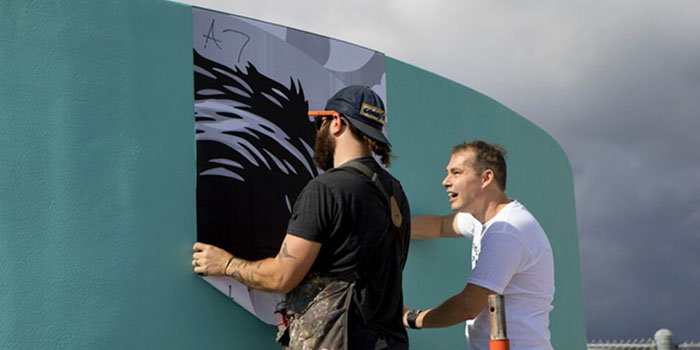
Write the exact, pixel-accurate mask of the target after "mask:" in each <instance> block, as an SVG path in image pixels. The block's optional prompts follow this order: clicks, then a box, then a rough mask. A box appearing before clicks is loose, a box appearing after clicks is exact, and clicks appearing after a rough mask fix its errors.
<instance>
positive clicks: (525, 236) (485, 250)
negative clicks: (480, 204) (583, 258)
mask: <svg viewBox="0 0 700 350" xmlns="http://www.w3.org/2000/svg"><path fill="white" fill-rule="evenodd" d="M457 224H458V227H459V230H460V233H461V234H462V235H464V236H465V237H467V238H471V239H472V273H471V275H470V276H469V281H468V283H471V284H475V285H478V286H481V287H484V288H487V289H490V290H492V291H494V292H496V293H499V294H503V296H504V301H505V310H506V332H507V336H508V339H509V341H510V349H511V350H534V349H537V350H551V349H552V345H551V344H550V342H549V312H550V311H551V310H552V299H553V298H554V261H553V259H552V248H551V246H550V245H549V240H548V239H547V236H546V235H545V233H544V231H543V230H542V227H540V224H539V223H538V222H537V220H535V218H534V217H533V216H532V214H530V212H528V211H527V209H525V207H524V206H523V205H522V204H520V203H518V202H517V201H515V200H513V201H511V202H510V203H508V204H507V205H506V206H505V207H504V208H503V209H501V210H500V211H499V212H498V213H497V214H496V216H494V217H493V218H492V219H491V220H489V221H488V222H486V223H485V224H483V225H481V223H480V222H479V221H477V220H476V219H475V218H474V217H473V216H472V215H471V214H468V213H458V214H457ZM466 336H467V345H468V348H469V350H482V349H483V350H488V348H489V338H490V327H489V315H488V310H487V308H484V310H482V311H481V313H480V314H479V315H478V316H477V317H476V318H475V319H473V320H469V321H467V327H466Z"/></svg>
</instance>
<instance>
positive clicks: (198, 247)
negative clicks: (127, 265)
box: [192, 242, 207, 252]
mask: <svg viewBox="0 0 700 350" xmlns="http://www.w3.org/2000/svg"><path fill="white" fill-rule="evenodd" d="M206 246H207V244H204V243H200V242H195V243H194V245H193V246H192V250H194V251H195V252H201V251H202V250H204V248H205V247H206Z"/></svg>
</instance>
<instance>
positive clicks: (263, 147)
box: [192, 8, 386, 324]
mask: <svg viewBox="0 0 700 350" xmlns="http://www.w3.org/2000/svg"><path fill="white" fill-rule="evenodd" d="M192 24H193V56H194V85H195V86H194V106H195V108H194V117H195V123H196V141H197V240H198V241H200V242H204V243H208V244H212V245H215V246H217V247H219V248H222V249H225V250H227V251H229V252H230V253H232V254H234V255H236V256H238V257H241V258H244V259H249V260H257V259H262V258H265V257H271V256H275V255H276V254H277V251H278V250H279V247H280V245H281V243H282V239H283V238H284V235H285V234H286V228H287V222H288V220H289V217H290V212H291V209H292V206H293V205H294V200H295V199H296V197H297V195H298V194H299V192H300V191H301V189H302V188H303V187H304V186H305V185H306V183H307V182H308V181H309V180H311V179H312V178H313V177H314V176H316V175H318V173H319V170H318V169H317V168H316V166H315V165H314V163H313V160H312V157H313V145H314V139H315V137H316V135H315V133H316V131H315V129H314V127H313V125H312V123H311V121H310V120H309V118H308V116H307V111H308V110H309V109H312V110H321V109H323V108H324V107H325V104H326V101H327V100H328V98H330V97H331V96H332V95H333V94H334V93H335V92H337V91H338V90H340V89H341V88H343V87H345V86H348V85H355V84H360V85H366V86H369V87H371V88H372V89H373V90H374V91H375V92H376V93H377V94H378V95H379V96H381V97H382V99H384V101H386V74H385V70H384V55H383V54H381V53H379V52H376V51H372V50H368V49H365V48H362V47H359V46H355V45H351V44H348V43H345V42H341V41H338V40H334V39H330V38H327V37H323V36H319V35H314V34H310V33H306V32H302V31H299V30H295V29H291V28H286V27H282V26H278V25H273V24H269V23H264V22H260V21H256V20H252V19H248V18H243V17H237V16H233V15H228V14H224V13H220V12H215V11H210V10H205V9H200V8H193V10H192ZM204 279H205V280H206V281H207V282H209V283H211V284H212V285H213V286H214V287H216V288H217V289H218V290H220V291H221V292H222V293H224V294H226V295H227V296H228V297H229V298H231V299H232V300H234V301H236V302H237V303H238V304H239V305H241V306H242V307H244V308H245V309H246V310H248V311H250V312H251V313H253V314H254V315H256V316H257V317H258V318H260V319H261V320H262V321H264V322H266V323H269V324H275V316H274V310H275V308H276V305H277V303H278V302H279V301H280V300H281V299H282V298H283V296H282V295H278V294H271V293H265V292H260V291H255V290H250V289H249V288H247V287H246V286H244V285H242V284H240V283H238V282H237V281H236V280H234V279H233V278H228V277H205V278H204Z"/></svg>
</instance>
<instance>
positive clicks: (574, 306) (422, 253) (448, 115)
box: [386, 58, 586, 350]
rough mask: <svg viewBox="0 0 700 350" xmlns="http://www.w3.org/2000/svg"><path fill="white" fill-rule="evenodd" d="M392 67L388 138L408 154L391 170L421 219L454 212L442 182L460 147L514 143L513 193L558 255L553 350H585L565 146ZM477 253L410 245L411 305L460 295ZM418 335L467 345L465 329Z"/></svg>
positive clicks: (435, 80)
mask: <svg viewBox="0 0 700 350" xmlns="http://www.w3.org/2000/svg"><path fill="white" fill-rule="evenodd" d="M386 70H387V104H388V115H389V123H388V126H389V130H388V132H389V138H390V139H391V142H392V143H393V145H394V146H395V147H394V151H395V153H396V154H398V156H399V157H398V158H397V159H396V160H395V161H394V165H393V166H392V168H391V169H392V172H393V173H394V175H396V176H397V177H398V178H399V179H400V180H401V183H402V184H403V186H404V189H405V190H406V193H407V195H408V199H409V201H410V203H411V211H412V214H413V215H421V214H448V213H450V207H449V205H448V202H447V196H446V194H445V191H444V188H442V186H441V182H442V179H443V178H444V176H445V166H446V165H447V162H448V161H449V158H450V152H451V150H452V147H453V146H454V145H456V144H458V143H461V142H463V141H465V140H471V139H482V140H486V141H488V142H496V143H499V144H501V145H503V146H505V147H506V149H507V150H508V159H507V163H508V182H507V193H508V194H509V196H510V197H512V198H516V199H518V200H519V201H520V202H521V203H523V204H524V205H525V206H526V207H527V208H528V209H529V210H530V211H531V212H532V213H533V214H534V215H535V216H536V217H537V218H538V220H539V222H540V224H541V225H542V227H543V228H544V230H545V232H547V234H548V237H549V240H550V243H551V245H552V249H553V252H554V263H555V288H556V292H555V299H554V310H553V311H552V313H551V314H550V330H551V333H552V343H553V344H552V345H553V346H554V348H555V349H581V350H583V349H585V347H586V339H585V334H586V332H585V322H584V314H583V302H582V300H583V299H582V296H581V274H580V270H579V254H578V235H577V230H576V216H575V204H574V187H573V178H572V174H571V167H570V166H569V162H568V160H567V158H566V155H565V154H564V152H563V151H562V149H561V147H559V145H558V144H557V143H556V141H554V139H552V138H551V137H550V136H549V135H548V134H546V133H545V132H544V131H543V130H542V129H540V128H538V127H537V126H535V125H534V124H532V123H531V122H529V121H528V120H527V119H525V118H523V117H522V116H520V115H518V114H516V113H515V112H513V111H511V110H509V109H508V108H506V107H505V106H503V105H501V104H500V103H498V102H496V101H494V100H492V99H490V98H489V97H487V96H484V95H482V94H480V93H478V92H476V91H474V90H471V89H469V88H467V87H464V86H462V85H459V84H457V83H455V82H452V81H450V80H448V79H445V78H442V77H439V76H437V75H435V74H432V73H429V72H426V71H424V70H421V69H419V68H416V67H413V66H410V65H408V64H406V63H403V62H400V61H397V60H395V59H391V58H387V63H386ZM470 247H471V241H469V240H466V239H459V238H455V239H442V240H433V241H417V240H414V241H411V249H410V251H409V258H408V262H407V266H406V270H405V273H404V276H405V280H404V293H405V297H406V303H407V304H408V305H409V306H411V307H416V308H429V307H434V306H437V305H438V304H439V303H441V302H443V301H444V300H445V299H447V298H449V297H450V296H452V295H454V294H457V293H458V292H460V291H461V290H462V289H463V288H464V286H465V284H466V281H467V278H468V277H469V271H470V269H471V264H470V260H469V259H470V252H471V249H470ZM409 337H410V341H411V346H412V347H414V348H416V349H428V348H434V347H435V344H443V345H444V347H442V348H451V349H454V348H459V347H461V346H463V344H465V340H464V324H459V325H456V326H453V327H450V328H446V329H438V330H432V329H431V330H420V331H415V330H411V331H409ZM436 348H441V347H440V346H437V347H436Z"/></svg>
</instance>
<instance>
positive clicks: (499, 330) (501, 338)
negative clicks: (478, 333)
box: [488, 294, 510, 350]
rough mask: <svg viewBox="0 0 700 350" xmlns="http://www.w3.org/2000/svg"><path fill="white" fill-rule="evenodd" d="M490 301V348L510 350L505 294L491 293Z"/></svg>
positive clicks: (491, 349) (493, 349)
mask: <svg viewBox="0 0 700 350" xmlns="http://www.w3.org/2000/svg"><path fill="white" fill-rule="evenodd" d="M488 303H489V324H490V325H491V341H490V342H489V350H509V349H510V344H509V343H508V336H507V333H506V306H505V303H504V302H503V296H502V295H500V294H491V295H489V299H488Z"/></svg>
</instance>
